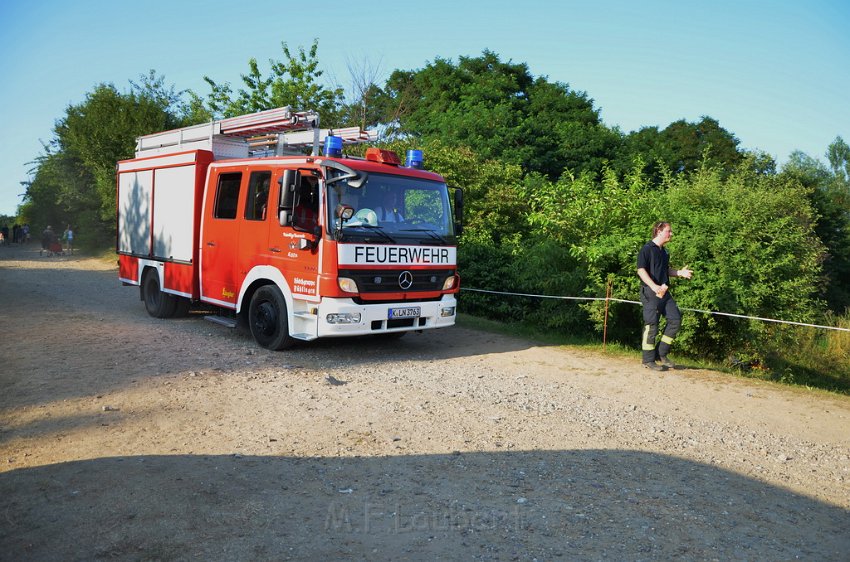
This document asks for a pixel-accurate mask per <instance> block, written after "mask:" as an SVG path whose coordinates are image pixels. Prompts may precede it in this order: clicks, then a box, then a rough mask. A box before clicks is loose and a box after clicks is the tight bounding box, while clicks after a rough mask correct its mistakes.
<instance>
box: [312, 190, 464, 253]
mask: <svg viewBox="0 0 850 562" xmlns="http://www.w3.org/2000/svg"><path fill="white" fill-rule="evenodd" d="M327 201H328V206H327V208H328V210H329V211H328V212H329V214H330V216H329V217H328V222H327V224H330V225H333V232H330V233H329V234H331V235H332V236H333V235H337V236H339V239H341V240H349V241H370V242H376V243H385V244H393V243H395V244H428V245H442V244H454V243H455V233H454V222H453V221H452V211H451V206H450V205H449V196H448V189H447V188H446V184H444V183H440V182H435V181H428V180H421V179H416V178H410V177H405V176H395V175H390V174H377V173H371V174H369V177H368V179H367V180H366V182H364V183H363V185H362V187H360V188H353V187H350V186H349V185H348V183H347V182H346V181H344V180H343V181H337V182H333V183H332V184H331V185H329V186H328V194H327ZM340 205H344V206H348V207H351V208H352V209H353V210H354V212H353V216H352V217H351V218H350V219H347V220H346V219H344V218H340V217H338V216H336V212H335V210H336V209H337V208H339V206H340Z"/></svg>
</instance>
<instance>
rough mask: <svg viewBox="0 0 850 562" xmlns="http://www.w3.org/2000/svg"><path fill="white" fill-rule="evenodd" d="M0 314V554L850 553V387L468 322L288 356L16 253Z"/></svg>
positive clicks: (64, 261) (8, 266) (8, 265)
mask: <svg viewBox="0 0 850 562" xmlns="http://www.w3.org/2000/svg"><path fill="white" fill-rule="evenodd" d="M0 321H2V326H3V332H4V337H3V338H2V340H0V545H2V546H0V559H2V560H27V559H29V560H33V559H36V560H77V559H79V560H93V559H103V560H107V559H108V560H114V559H118V560H172V559H176V560H181V559H205V560H206V559H215V560H285V559H295V560H332V559H355V560H389V559H392V560H405V559H408V560H422V559H435V558H443V559H458V560H473V559H475V560H478V559H483V560H532V559H537V560H552V559H564V560H568V559H603V558H608V559H616V560H625V559H628V560H666V559H670V558H687V559H717V560H728V559H747V560H788V559H796V558H800V559H808V560H846V559H847V553H848V552H850V400H848V399H845V398H840V397H832V396H828V395H824V394H821V393H814V392H811V393H807V392H804V391H800V390H794V389H789V388H783V387H778V386H774V385H770V384H765V383H760V382H755V381H745V380H738V379H731V378H728V377H725V376H722V375H719V374H716V373H711V372H706V371H698V370H676V371H668V372H667V373H664V374H660V375H659V374H655V373H648V372H647V371H644V370H642V369H640V367H639V365H638V361H639V360H638V358H637V357H635V358H634V360H628V361H627V360H622V359H612V358H609V357H606V356H603V355H594V354H589V353H586V352H580V351H579V352H577V351H574V350H568V349H561V348H556V347H546V346H540V345H537V344H535V343H533V342H529V341H524V340H521V339H512V338H507V337H503V336H497V335H492V334H487V333H482V332H476V331H471V330H466V329H461V328H451V329H446V330H443V331H437V332H430V333H423V334H410V335H408V336H407V337H405V338H403V339H401V340H398V341H392V342H390V341H382V340H374V339H359V340H356V341H352V340H336V341H328V342H319V343H315V344H311V345H304V346H300V347H297V348H296V349H293V350H290V351H286V352H282V353H274V352H269V351H266V350H263V349H260V348H258V347H256V345H255V344H254V343H253V341H252V340H251V339H250V337H249V336H247V335H244V334H240V333H238V332H234V331H229V330H227V329H226V328H223V327H220V326H217V325H215V324H211V323H209V322H205V321H204V320H202V319H201V317H200V315H199V314H194V315H192V316H191V317H190V318H186V319H179V320H168V321H161V320H155V319H153V318H150V317H148V316H147V315H146V314H145V311H144V306H143V305H142V303H141V302H140V301H139V300H138V290H137V289H135V288H129V287H122V286H121V285H120V283H119V282H118V281H117V278H116V271H115V270H114V268H113V267H111V265H109V264H104V263H101V262H97V261H95V260H88V259H82V258H79V257H77V256H74V257H50V258H48V257H40V256H39V255H38V251H37V249H36V250H33V249H32V248H24V249H21V248H17V247H14V246H13V247H0ZM329 377H331V378H329ZM329 381H332V382H333V384H332V382H329Z"/></svg>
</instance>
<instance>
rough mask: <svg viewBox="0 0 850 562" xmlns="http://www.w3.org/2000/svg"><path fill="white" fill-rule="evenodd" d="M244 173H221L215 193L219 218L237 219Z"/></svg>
mask: <svg viewBox="0 0 850 562" xmlns="http://www.w3.org/2000/svg"><path fill="white" fill-rule="evenodd" d="M241 183H242V173H241V172H236V173H230V174H221V175H220V176H218V188H217V190H216V193H215V212H214V214H213V216H214V217H215V218H217V219H235V218H236V206H237V205H238V203H239V186H240V185H241Z"/></svg>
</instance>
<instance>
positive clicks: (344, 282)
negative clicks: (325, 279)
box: [336, 277, 357, 293]
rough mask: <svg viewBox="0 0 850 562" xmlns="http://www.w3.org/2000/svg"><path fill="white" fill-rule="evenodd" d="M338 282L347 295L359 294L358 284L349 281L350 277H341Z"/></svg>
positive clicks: (351, 280) (352, 280)
mask: <svg viewBox="0 0 850 562" xmlns="http://www.w3.org/2000/svg"><path fill="white" fill-rule="evenodd" d="M336 282H337V284H338V285H339V288H340V289H342V290H343V291H345V292H346V293H356V292H357V283H355V282H354V279H349V278H348V277H339V278H338V279H337V281H336Z"/></svg>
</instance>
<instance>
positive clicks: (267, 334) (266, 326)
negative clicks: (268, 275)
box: [248, 285, 295, 351]
mask: <svg viewBox="0 0 850 562" xmlns="http://www.w3.org/2000/svg"><path fill="white" fill-rule="evenodd" d="M248 326H249V327H250V328H251V335H252V336H254V340H256V342H257V343H258V344H259V345H260V346H261V347H265V348H266V349H271V350H274V351H278V350H281V349H286V348H287V347H291V346H292V345H293V344H294V343H295V340H294V339H293V338H292V337H291V336H290V335H289V321H288V319H287V311H286V300H284V298H283V295H282V294H281V292H280V289H278V288H277V287H275V286H274V285H265V286H263V287H260V288H259V289H257V292H256V293H254V296H253V297H252V298H251V304H250V305H249V307H248Z"/></svg>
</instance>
